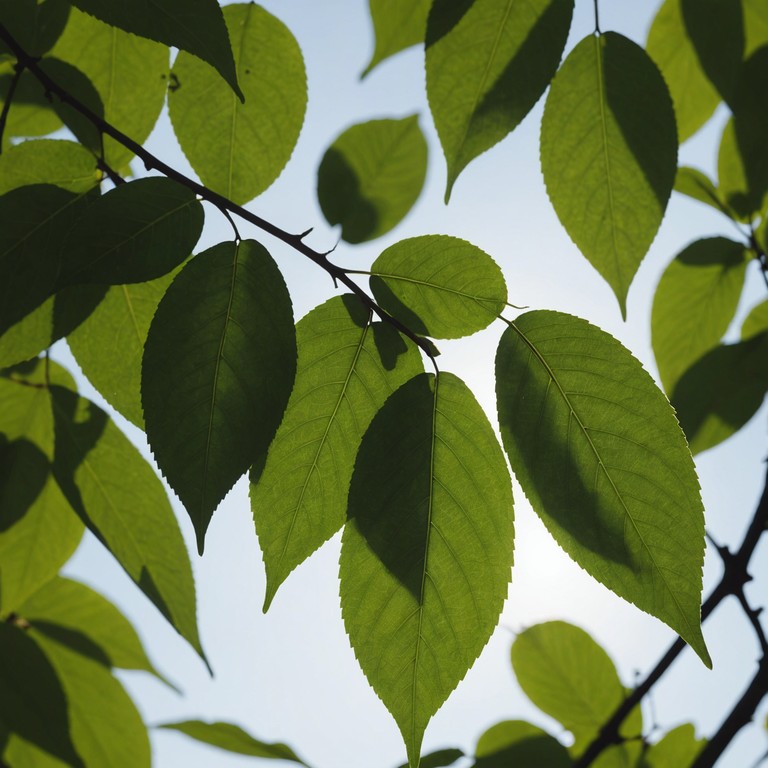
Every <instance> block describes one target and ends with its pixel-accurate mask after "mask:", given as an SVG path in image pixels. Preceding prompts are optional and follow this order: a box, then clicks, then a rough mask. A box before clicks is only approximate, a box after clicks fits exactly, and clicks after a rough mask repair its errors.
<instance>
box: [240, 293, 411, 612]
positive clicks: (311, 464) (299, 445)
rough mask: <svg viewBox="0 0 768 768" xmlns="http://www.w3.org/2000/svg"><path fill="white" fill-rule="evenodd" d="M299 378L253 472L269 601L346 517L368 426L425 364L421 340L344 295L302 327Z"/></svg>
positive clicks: (253, 496)
mask: <svg viewBox="0 0 768 768" xmlns="http://www.w3.org/2000/svg"><path fill="white" fill-rule="evenodd" d="M296 336H297V345H298V365H297V372H296V383H295V386H294V388H293V392H292V393H291V398H290V400H289V401H288V406H287V408H286V412H285V418H284V419H283V421H282V423H281V424H280V428H279V429H278V431H277V434H276V435H275V439H274V441H273V443H272V445H271V446H270V449H269V455H268V456H267V462H266V466H265V467H264V470H263V472H261V471H256V470H254V473H253V474H252V477H251V480H252V485H251V505H252V507H253V515H254V521H255V523H256V530H257V532H258V534H259V543H260V545H261V549H262V552H263V553H264V564H265V566H266V571H267V593H266V597H265V601H264V606H265V609H266V608H268V607H269V604H270V603H271V602H272V598H273V597H274V595H275V592H276V591H277V588H278V587H279V586H280V584H281V583H282V582H283V581H284V580H285V578H286V577H287V576H288V574H289V573H290V572H291V571H292V570H293V569H294V568H295V567H296V566H297V565H298V564H299V563H301V562H302V561H303V560H305V559H306V558H307V557H309V555H310V554H312V552H314V551H315V549H317V548H318V547H319V546H320V545H321V544H322V543H323V542H324V541H326V540H327V539H329V538H330V537H331V536H332V535H333V534H334V533H336V531H338V530H339V528H341V527H342V525H343V524H344V522H345V520H346V513H347V491H348V488H349V481H350V478H351V476H352V467H353V465H354V461H355V455H356V454H357V449H358V447H359V445H360V441H361V440H362V438H363V434H364V433H365V430H366V429H367V427H368V425H369V424H370V421H371V419H372V418H373V416H374V415H375V414H376V413H377V412H378V410H379V409H380V408H381V406H382V405H383V404H384V401H385V400H386V399H387V397H388V396H389V395H390V394H391V393H392V392H393V391H394V390H396V389H397V388H398V387H399V386H400V385H401V384H403V383H404V382H405V381H407V380H408V379H410V378H411V377H412V376H414V375H416V374H417V373H419V371H421V370H422V366H421V359H420V356H419V354H418V352H417V350H416V348H415V347H414V346H413V345H412V344H409V343H406V342H405V341H404V340H403V338H402V337H401V336H399V334H397V332H396V331H394V329H393V328H392V327H391V326H388V325H383V324H382V323H374V324H371V323H370V318H369V312H368V310H366V309H365V308H364V307H363V305H362V304H361V303H360V301H359V299H356V298H354V297H353V296H350V295H347V296H344V297H339V298H333V299H331V300H330V301H327V302H326V303H325V304H323V305H322V306H320V307H317V308H316V309H314V310H313V311H312V312H310V313H309V314H308V315H307V316H306V317H305V318H303V319H302V320H301V321H300V322H299V323H298V324H297V326H296Z"/></svg>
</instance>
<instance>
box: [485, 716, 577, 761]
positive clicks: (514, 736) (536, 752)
mask: <svg viewBox="0 0 768 768" xmlns="http://www.w3.org/2000/svg"><path fill="white" fill-rule="evenodd" d="M570 765H572V762H571V758H570V757H569V756H568V750H567V749H566V748H565V747H564V746H563V745H562V744H561V743H560V742H559V741H558V740H557V739H556V738H555V737H554V736H550V735H549V734H548V733H547V732H546V731H542V730H541V728H537V727H536V726H535V725H531V723H526V722H523V721H522V720H504V721H503V722H501V723H496V725H493V726H491V727H490V728H489V729H488V730H487V731H486V732H485V733H484V734H483V735H482V736H481V737H480V738H479V739H478V742H477V747H476V749H475V762H474V764H473V766H472V768H508V766H515V768H543V766H547V768H569V766H570Z"/></svg>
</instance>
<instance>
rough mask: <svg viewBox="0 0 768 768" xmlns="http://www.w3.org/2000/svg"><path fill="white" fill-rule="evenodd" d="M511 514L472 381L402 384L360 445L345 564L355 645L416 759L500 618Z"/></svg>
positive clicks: (498, 457) (447, 378)
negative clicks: (431, 726)
mask: <svg viewBox="0 0 768 768" xmlns="http://www.w3.org/2000/svg"><path fill="white" fill-rule="evenodd" d="M512 517H513V515H512V489H511V486H510V483H509V476H508V472H507V468H506V464H505V462H504V457H503V454H502V452H501V449H500V447H499V445H498V442H497V440H496V437H495V435H494V433H493V429H492V428H491V425H490V424H489V423H488V420H487V417H486V416H485V414H484V413H483V411H482V409H481V408H480V406H479V405H478V403H477V401H476V400H475V399H474V397H473V396H472V393H471V392H470V391H469V389H467V387H466V385H465V384H464V383H463V382H462V381H461V380H460V379H458V378H456V377H455V376H453V375H452V374H449V373H440V374H439V375H438V376H436V377H435V376H433V375H431V374H420V375H418V376H416V377H414V378H413V379H411V380H410V381H408V382H407V383H406V384H404V385H403V386H402V387H400V389H398V390H397V392H395V393H394V394H393V395H392V396H391V397H390V398H389V399H388V400H387V402H386V403H385V404H384V407H383V408H382V409H381V410H380V411H379V412H378V414H377V415H376V416H375V417H374V419H373V421H372V422H371V425H370V426H369V427H368V430H367V432H366V433H365V437H364V438H363V442H362V444H361V446H360V451H359V453H358V456H357V461H356V463H355V471H354V474H353V475H352V482H351V485H350V490H349V522H348V523H347V525H346V527H345V529H344V534H343V536H342V547H341V558H340V565H339V569H340V579H341V587H340V590H341V606H342V615H343V617H344V624H345V627H346V629H347V632H348V633H349V637H350V641H351V643H352V647H353V649H354V651H355V655H356V657H357V659H358V661H359V662H360V666H361V667H362V669H363V672H364V673H365V675H366V677H367V678H368V680H369V682H370V683H371V685H372V686H373V689H374V690H375V691H376V693H377V694H378V695H379V696H380V697H381V699H382V701H383V702H384V704H385V705H386V707H387V708H388V709H389V711H390V712H391V713H392V715H393V717H394V718H395V720H396V722H397V724H398V726H399V728H400V731H401V733H402V735H403V739H404V741H405V745H406V749H407V752H408V759H409V761H410V764H411V766H415V765H416V764H417V762H418V759H419V751H420V746H421V740H422V736H423V733H424V729H425V728H426V725H427V723H428V721H429V719H430V718H431V717H432V715H433V714H434V713H435V712H436V711H437V710H438V708H439V707H440V706H441V705H442V703H443V702H444V701H445V700H446V698H447V697H448V695H449V694H450V693H451V691H452V690H453V689H454V688H455V687H456V685H457V684H458V683H459V681H460V680H461V679H462V678H463V677H464V675H465V674H466V672H467V670H468V669H469V668H470V667H471V666H472V664H473V663H474V661H475V659H476V658H477V657H478V655H479V654H480V651H481V650H482V648H483V646H484V645H485V643H486V642H487V641H488V638H489V637H490V635H491V633H492V632H493V629H494V627H495V626H496V622H497V621H498V618H499V613H500V612H501V608H502V605H503V603H504V598H505V596H506V593H507V586H508V584H509V578H510V566H511V564H512V545H513V541H512V539H513V524H512Z"/></svg>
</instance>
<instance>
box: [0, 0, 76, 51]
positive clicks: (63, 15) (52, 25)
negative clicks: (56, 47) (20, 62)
mask: <svg viewBox="0 0 768 768" xmlns="http://www.w3.org/2000/svg"><path fill="white" fill-rule="evenodd" d="M68 16H69V3H68V2H66V0H0V23H2V24H3V26H4V27H5V28H6V29H7V30H8V32H10V34H11V35H12V36H13V38H14V40H16V42H17V43H18V44H19V45H20V46H21V47H22V48H23V49H24V51H25V52H26V53H28V54H29V55H30V56H42V55H43V54H44V53H45V52H46V51H48V50H49V49H50V48H51V47H52V46H53V44H54V43H55V42H56V40H57V39H58V38H59V35H60V34H61V33H62V31H63V30H64V26H65V25H66V23H67V17H68ZM3 49H5V46H4V45H3V44H2V43H0V50H3Z"/></svg>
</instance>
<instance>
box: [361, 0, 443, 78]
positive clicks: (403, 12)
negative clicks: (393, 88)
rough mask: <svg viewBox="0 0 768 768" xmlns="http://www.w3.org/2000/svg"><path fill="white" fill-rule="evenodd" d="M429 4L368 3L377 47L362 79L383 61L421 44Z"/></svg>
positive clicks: (413, 0) (410, 0)
mask: <svg viewBox="0 0 768 768" xmlns="http://www.w3.org/2000/svg"><path fill="white" fill-rule="evenodd" d="M430 5H431V0H369V2H368V7H369V10H370V13H371V21H372V22H373V34H374V37H375V40H376V47H375V49H374V51H373V55H372V56H371V60H370V62H369V63H368V66H367V67H366V68H365V70H364V71H363V74H362V77H365V76H366V75H367V74H368V73H369V72H370V71H371V70H372V69H373V68H374V67H375V66H376V65H377V64H380V63H381V62H382V61H384V59H387V58H389V57H390V56H394V55H395V54H396V53H399V52H400V51H402V50H404V49H405V48H410V46H412V45H416V44H417V43H422V42H424V35H425V33H426V30H427V14H428V13H429V6H430Z"/></svg>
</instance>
